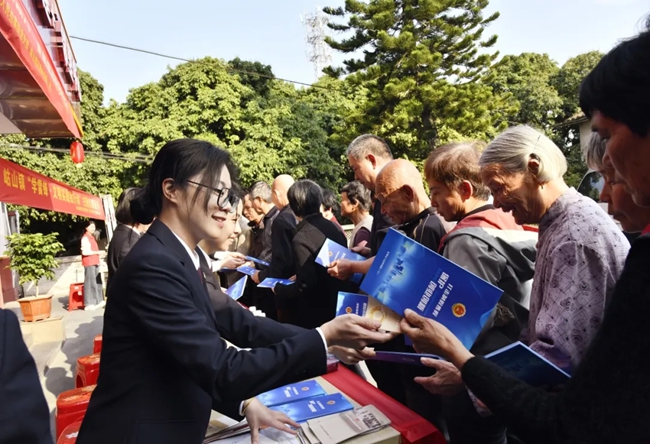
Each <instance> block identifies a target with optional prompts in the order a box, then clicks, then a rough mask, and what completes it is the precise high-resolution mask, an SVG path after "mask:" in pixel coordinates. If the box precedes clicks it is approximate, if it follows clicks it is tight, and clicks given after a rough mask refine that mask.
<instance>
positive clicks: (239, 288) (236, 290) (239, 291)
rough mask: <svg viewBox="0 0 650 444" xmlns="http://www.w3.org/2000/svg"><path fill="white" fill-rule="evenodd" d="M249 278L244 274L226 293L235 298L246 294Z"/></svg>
mask: <svg viewBox="0 0 650 444" xmlns="http://www.w3.org/2000/svg"><path fill="white" fill-rule="evenodd" d="M247 280H248V276H244V277H243V278H241V279H240V280H238V281H237V282H235V283H234V284H232V285H231V286H230V287H228V289H227V290H226V294H227V295H228V296H230V297H231V298H233V299H234V300H237V299H239V298H240V297H242V296H243V295H244V290H245V289H246V281H247Z"/></svg>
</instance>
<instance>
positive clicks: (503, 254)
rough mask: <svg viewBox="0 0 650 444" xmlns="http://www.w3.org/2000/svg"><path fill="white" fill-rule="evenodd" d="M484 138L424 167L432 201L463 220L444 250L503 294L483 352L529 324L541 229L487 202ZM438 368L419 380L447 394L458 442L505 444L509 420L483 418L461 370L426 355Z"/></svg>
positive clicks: (435, 154) (438, 152)
mask: <svg viewBox="0 0 650 444" xmlns="http://www.w3.org/2000/svg"><path fill="white" fill-rule="evenodd" d="M484 147H485V144H484V143H482V142H465V143H453V144H449V145H445V146H441V147H439V148H436V149H435V150H433V151H432V152H431V154H430V155H429V157H428V158H427V160H426V162H425V166H424V172H425V176H426V180H427V184H428V185H429V190H430V193H431V205H433V206H434V207H435V208H436V209H437V210H438V213H439V214H440V215H441V216H443V217H444V218H445V219H446V220H447V221H453V222H457V223H458V224H457V225H456V226H455V228H454V229H453V230H451V231H450V232H449V233H448V234H447V235H446V236H445V237H444V238H443V240H442V243H441V245H440V249H439V252H440V253H441V254H442V255H443V256H444V257H446V258H447V259H449V260H451V261H452V262H454V263H456V264H457V265H460V266H461V267H463V268H465V269H466V270H469V271H471V272H472V273H474V274H475V275H477V276H479V277H481V278H483V279H485V280H486V281H488V282H490V283H491V284H493V285H495V286H496V287H499V288H501V289H502V290H503V291H504V295H503V296H502V297H501V300H500V301H499V305H498V306H497V309H496V310H495V312H494V317H493V318H492V319H490V320H489V321H488V322H487V323H486V324H485V327H484V328H483V331H482V332H481V334H480V335H479V337H478V339H477V340H476V342H475V343H474V346H473V347H472V353H475V354H478V355H485V354H487V353H490V352H493V351H495V350H497V349H499V348H501V347H504V346H506V345H508V344H510V343H512V342H515V341H517V339H518V336H519V334H520V332H521V329H522V328H523V327H524V326H525V325H526V322H527V321H528V303H529V298H530V283H531V279H532V277H533V273H534V272H535V244H536V243H537V233H536V232H533V231H529V230H525V229H524V228H523V227H522V226H521V225H519V224H517V223H516V222H515V220H514V218H513V217H512V215H511V214H510V213H505V212H503V211H502V210H500V209H496V208H494V206H492V205H491V204H489V203H488V199H489V197H490V190H489V189H488V188H487V187H486V186H485V185H484V184H483V183H482V182H481V175H480V167H479V158H480V157H481V152H482V150H483V148H484ZM426 364H427V365H429V366H430V367H433V368H435V369H436V373H435V374H434V375H433V376H430V377H428V378H421V379H418V382H420V383H421V384H422V385H424V387H426V388H427V389H428V390H429V391H431V392H432V393H434V394H442V395H446V397H445V398H443V406H444V409H443V410H444V418H445V422H446V425H447V431H448V433H449V437H450V440H451V443H452V444H473V443H484V444H488V443H494V444H501V443H503V442H505V439H506V436H505V431H506V429H505V425H504V424H503V423H502V422H501V421H499V420H498V419H496V418H493V417H491V418H482V417H481V416H479V414H478V413H477V412H476V409H475V408H474V406H473V405H472V402H471V400H470V397H469V395H468V392H467V391H466V390H464V385H463V382H462V379H461V377H460V372H459V371H458V370H457V369H456V367H454V366H453V364H450V363H449V362H447V361H442V360H441V361H437V360H428V361H426Z"/></svg>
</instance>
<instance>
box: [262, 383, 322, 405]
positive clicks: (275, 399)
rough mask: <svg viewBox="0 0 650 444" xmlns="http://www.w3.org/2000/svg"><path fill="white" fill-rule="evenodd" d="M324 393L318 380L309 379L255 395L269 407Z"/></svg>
mask: <svg viewBox="0 0 650 444" xmlns="http://www.w3.org/2000/svg"><path fill="white" fill-rule="evenodd" d="M325 394H326V393H325V390H323V387H321V386H320V384H319V383H318V382H316V381H314V380H313V379H310V380H308V381H303V382H298V383H297V384H289V385H285V386H284V387H279V388H276V389H274V390H270V391H268V392H265V393H262V394H261V395H257V399H259V400H260V402H261V403H262V404H264V405H265V406H267V407H271V406H275V405H280V404H288V403H290V402H296V401H301V400H303V399H308V398H315V397H317V396H324V395H325Z"/></svg>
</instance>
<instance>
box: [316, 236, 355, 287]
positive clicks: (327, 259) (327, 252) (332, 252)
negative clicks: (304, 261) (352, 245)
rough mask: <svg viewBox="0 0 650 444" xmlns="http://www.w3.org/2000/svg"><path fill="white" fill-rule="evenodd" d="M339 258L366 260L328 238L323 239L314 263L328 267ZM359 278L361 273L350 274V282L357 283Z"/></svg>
mask: <svg viewBox="0 0 650 444" xmlns="http://www.w3.org/2000/svg"><path fill="white" fill-rule="evenodd" d="M339 259H348V260H351V261H365V260H366V258H365V257H363V256H361V255H360V254H357V253H354V252H352V251H350V250H348V249H347V248H345V247H344V246H343V245H339V244H337V243H336V242H334V241H332V240H330V239H325V242H324V243H323V246H322V247H321V248H320V251H319V252H318V256H316V263H317V264H320V265H322V266H323V267H329V266H330V264H331V263H332V262H334V261H338V260H339ZM361 279H363V274H361V273H355V274H353V275H352V278H350V280H351V281H352V282H355V283H357V284H358V283H359V282H361Z"/></svg>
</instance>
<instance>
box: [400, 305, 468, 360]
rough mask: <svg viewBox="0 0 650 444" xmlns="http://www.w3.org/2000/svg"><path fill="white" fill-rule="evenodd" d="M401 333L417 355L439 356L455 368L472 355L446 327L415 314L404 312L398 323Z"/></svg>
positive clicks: (408, 311)
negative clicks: (410, 343)
mask: <svg viewBox="0 0 650 444" xmlns="http://www.w3.org/2000/svg"><path fill="white" fill-rule="evenodd" d="M400 329H401V330H402V333H404V334H405V335H406V336H408V337H409V338H410V339H411V341H412V342H413V348H415V350H417V351H418V352H419V353H429V354H434V355H439V356H442V357H443V358H445V359H446V360H448V361H449V362H451V363H453V364H454V365H455V366H456V367H457V368H461V367H462V365H463V364H464V363H465V362H466V361H467V360H468V359H470V358H471V357H473V355H472V354H471V353H470V352H469V351H468V350H467V349H466V348H465V346H464V345H463V343H462V342H460V341H459V340H458V338H457V337H456V336H454V334H453V333H452V332H450V331H449V330H448V329H447V327H445V326H444V325H442V324H440V323H438V322H436V321H434V320H433V319H429V318H425V317H423V316H420V315H419V314H417V313H415V312H414V311H413V310H406V311H405V312H404V318H402V320H401V321H400Z"/></svg>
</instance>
